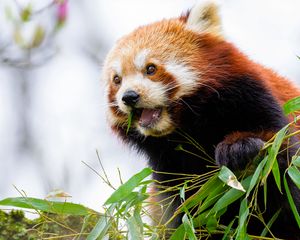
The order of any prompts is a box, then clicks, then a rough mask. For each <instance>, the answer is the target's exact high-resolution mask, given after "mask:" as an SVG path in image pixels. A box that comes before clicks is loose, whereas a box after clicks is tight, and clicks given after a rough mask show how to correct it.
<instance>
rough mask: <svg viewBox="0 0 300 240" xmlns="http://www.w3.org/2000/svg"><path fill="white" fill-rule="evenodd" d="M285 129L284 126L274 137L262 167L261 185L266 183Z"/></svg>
mask: <svg viewBox="0 0 300 240" xmlns="http://www.w3.org/2000/svg"><path fill="white" fill-rule="evenodd" d="M287 128H288V126H285V127H284V128H282V129H281V130H280V131H279V132H278V133H277V134H276V137H275V139H274V142H273V144H272V147H271V148H270V149H269V154H268V158H267V159H268V160H267V162H266V165H265V167H264V170H263V178H262V180H261V181H262V183H263V184H264V183H265V182H266V180H267V177H268V176H269V174H270V172H271V171H272V168H273V165H274V162H275V161H276V157H277V154H278V151H279V149H280V146H281V144H282V141H283V139H284V137H285V135H286V132H287Z"/></svg>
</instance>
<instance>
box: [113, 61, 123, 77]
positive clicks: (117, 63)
mask: <svg viewBox="0 0 300 240" xmlns="http://www.w3.org/2000/svg"><path fill="white" fill-rule="evenodd" d="M111 68H112V69H113V70H114V71H115V72H116V73H117V74H118V75H122V63H121V61H120V60H115V61H113V62H112V63H111Z"/></svg>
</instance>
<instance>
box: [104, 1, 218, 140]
mask: <svg viewBox="0 0 300 240" xmlns="http://www.w3.org/2000/svg"><path fill="white" fill-rule="evenodd" d="M199 34H212V35H214V37H215V38H221V36H220V24H219V17H218V14H217V9H216V6H215V5H214V4H211V3H210V4H207V5H205V6H202V7H201V8H199V7H195V8H193V9H192V11H191V12H190V13H189V14H187V15H186V16H182V17H180V18H176V19H170V20H162V21H160V22H156V23H153V24H150V25H147V26H142V27H140V28H138V29H136V30H135V31H133V32H132V33H130V34H129V35H127V36H125V37H123V38H122V39H120V40H119V41H118V42H117V43H116V45H115V46H114V47H113V49H112V50H111V51H110V52H109V54H108V56H107V58H106V61H105V64H104V70H103V74H104V79H105V81H106V83H107V99H108V107H109V109H108V120H109V123H110V124H111V126H112V127H113V128H123V129H126V126H127V123H128V118H129V116H130V114H133V119H132V124H131V127H132V128H135V129H136V130H137V131H138V132H139V133H140V134H142V135H144V136H163V135H167V134H170V133H171V132H172V131H174V129H175V128H176V125H177V123H176V120H175V119H176V117H175V116H174V114H178V111H180V106H181V103H180V100H181V99H182V98H183V97H184V96H187V95H191V94H193V92H194V91H195V90H196V89H197V88H198V86H200V85H201V84H202V83H201V75H202V73H203V72H204V71H205V68H204V67H203V69H201V67H199V66H201V65H202V66H205V64H199V61H200V62H201V61H205V59H201V58H200V59H199V56H201V48H200V47H199V45H201V43H200V42H199ZM206 65H207V64H206ZM176 105H178V106H176ZM171 106H172V109H173V111H170V108H171ZM174 109H175V110H174Z"/></svg>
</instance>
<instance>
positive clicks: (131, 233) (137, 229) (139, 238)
mask: <svg viewBox="0 0 300 240" xmlns="http://www.w3.org/2000/svg"><path fill="white" fill-rule="evenodd" d="M127 227H128V239H134V240H135V239H136V240H144V236H143V233H142V232H141V226H140V224H139V223H138V222H137V221H136V219H135V217H133V216H132V217H130V218H129V219H128V220H127Z"/></svg>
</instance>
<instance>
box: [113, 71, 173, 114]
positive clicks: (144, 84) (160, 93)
mask: <svg viewBox="0 0 300 240" xmlns="http://www.w3.org/2000/svg"><path fill="white" fill-rule="evenodd" d="M128 90H133V91H135V92H137V93H138V94H139V95H140V101H139V102H138V104H137V105H136V107H137V108H155V107H160V106H164V105H166V103H167V102H168V99H167V96H166V87H165V86H164V84H163V83H160V82H153V81H151V80H150V79H148V78H146V77H144V76H143V75H142V74H141V73H138V74H135V75H131V76H127V77H124V78H123V81H122V85H121V87H120V89H119V90H118V93H117V95H116V99H117V103H118V106H119V108H120V109H121V110H122V111H123V112H125V113H129V112H130V111H131V109H130V108H129V107H128V106H126V105H125V104H124V103H123V101H122V97H123V95H124V93H125V92H126V91H128Z"/></svg>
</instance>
